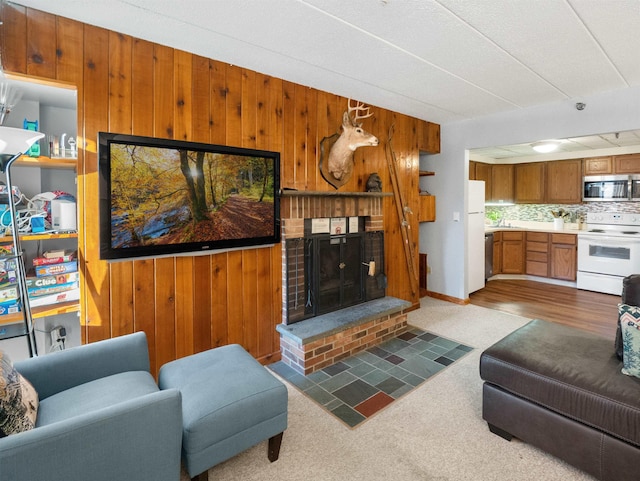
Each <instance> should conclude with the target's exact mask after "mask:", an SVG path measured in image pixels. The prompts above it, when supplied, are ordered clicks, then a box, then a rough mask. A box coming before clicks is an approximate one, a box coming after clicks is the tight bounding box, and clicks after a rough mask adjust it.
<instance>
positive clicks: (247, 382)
mask: <svg viewBox="0 0 640 481" xmlns="http://www.w3.org/2000/svg"><path fill="white" fill-rule="evenodd" d="M158 385H159V386H160V389H169V388H175V389H178V390H180V392H181V393H182V425H183V428H182V459H183V461H184V464H185V467H186V468H187V471H188V472H189V476H191V478H192V479H203V480H206V479H207V470H208V469H209V468H211V467H213V466H215V465H216V464H218V463H221V462H222V461H225V460H227V459H229V458H231V457H233V456H235V455H236V454H239V453H241V452H242V451H244V450H246V449H248V448H250V447H251V446H254V445H256V444H258V443H260V442H262V441H264V440H265V439H269V448H268V449H269V451H268V456H269V460H270V461H271V462H273V461H275V460H276V459H278V455H279V452H280V443H281V442H282V435H283V432H284V430H285V429H286V428H287V402H288V398H287V388H286V387H285V386H284V384H282V383H281V382H280V381H279V380H278V379H277V378H276V377H274V376H273V375H272V374H271V373H270V372H269V371H268V370H267V369H266V368H265V367H264V366H262V365H261V364H260V363H259V362H258V361H256V360H255V359H254V358H253V357H252V356H251V355H250V354H249V353H248V352H247V351H245V350H244V349H243V348H242V346H239V345H238V344H232V345H228V346H222V347H218V348H215V349H211V350H209V351H205V352H201V353H198V354H194V355H192V356H188V357H184V358H182V359H177V360H175V361H172V362H169V363H167V364H165V365H163V366H162V367H161V368H160V373H159V375H158Z"/></svg>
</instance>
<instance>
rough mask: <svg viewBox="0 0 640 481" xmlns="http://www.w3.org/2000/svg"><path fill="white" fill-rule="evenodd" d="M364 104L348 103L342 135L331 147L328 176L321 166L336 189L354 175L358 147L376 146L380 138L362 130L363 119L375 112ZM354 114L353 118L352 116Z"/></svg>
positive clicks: (343, 117)
mask: <svg viewBox="0 0 640 481" xmlns="http://www.w3.org/2000/svg"><path fill="white" fill-rule="evenodd" d="M369 109H370V108H369V107H365V104H363V103H362V102H357V103H356V104H355V105H353V106H352V105H351V99H349V103H348V111H347V112H345V113H344V114H343V115H342V133H341V134H340V136H339V137H338V138H337V140H336V141H335V142H334V144H333V145H332V146H331V149H330V150H329V158H328V161H327V167H326V170H327V174H328V175H325V172H324V169H323V168H322V165H321V171H322V175H323V177H324V178H325V179H326V180H327V182H329V183H330V184H331V185H333V186H334V187H336V188H338V187H339V186H340V185H343V184H345V183H346V182H347V181H348V180H349V178H350V177H351V174H352V173H353V153H354V152H355V151H356V149H357V148H358V147H366V146H376V145H378V138H377V137H376V136H375V135H372V134H370V133H369V132H367V131H366V130H364V129H363V128H362V122H359V121H360V120H362V119H366V118H369V117H371V116H372V115H373V112H370V111H369ZM352 113H353V114H354V115H353V117H352V116H351V114H352Z"/></svg>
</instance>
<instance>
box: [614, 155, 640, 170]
mask: <svg viewBox="0 0 640 481" xmlns="http://www.w3.org/2000/svg"><path fill="white" fill-rule="evenodd" d="M613 169H614V173H616V174H640V154H628V155H616V156H614V157H613Z"/></svg>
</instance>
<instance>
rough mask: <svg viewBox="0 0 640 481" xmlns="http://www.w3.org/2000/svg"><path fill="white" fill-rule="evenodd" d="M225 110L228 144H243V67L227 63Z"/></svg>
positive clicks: (237, 145)
mask: <svg viewBox="0 0 640 481" xmlns="http://www.w3.org/2000/svg"><path fill="white" fill-rule="evenodd" d="M225 91H226V97H225V111H226V117H225V120H226V138H225V142H224V143H226V144H227V145H232V146H235V147H239V146H241V145H242V69H241V68H238V67H235V66H233V65H227V68H226V76H225Z"/></svg>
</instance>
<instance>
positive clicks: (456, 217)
mask: <svg viewBox="0 0 640 481" xmlns="http://www.w3.org/2000/svg"><path fill="white" fill-rule="evenodd" d="M453 221H454V222H460V212H454V213H453Z"/></svg>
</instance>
